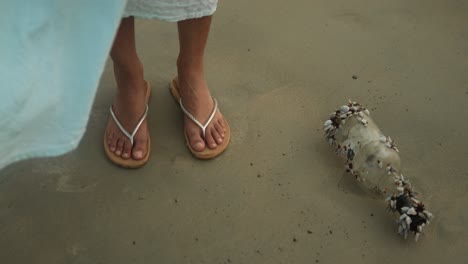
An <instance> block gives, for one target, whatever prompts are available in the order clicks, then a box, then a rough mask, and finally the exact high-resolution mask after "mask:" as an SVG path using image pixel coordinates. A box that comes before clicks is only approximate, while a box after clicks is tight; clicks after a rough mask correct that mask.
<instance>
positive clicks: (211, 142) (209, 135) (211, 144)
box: [205, 129, 218, 149]
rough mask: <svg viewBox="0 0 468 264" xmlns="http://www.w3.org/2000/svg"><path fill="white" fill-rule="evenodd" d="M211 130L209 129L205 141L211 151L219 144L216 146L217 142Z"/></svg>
mask: <svg viewBox="0 0 468 264" xmlns="http://www.w3.org/2000/svg"><path fill="white" fill-rule="evenodd" d="M211 131H212V130H211V129H207V131H206V135H205V141H206V144H207V145H208V147H209V148H210V149H215V148H216V146H217V145H218V144H216V141H215V140H214V138H213V134H212V133H211Z"/></svg>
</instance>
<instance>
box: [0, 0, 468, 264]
mask: <svg viewBox="0 0 468 264" xmlns="http://www.w3.org/2000/svg"><path fill="white" fill-rule="evenodd" d="M291 4H292V2H287V1H279V0H273V1H266V0H260V1H247V0H236V1H221V2H220V4H219V6H218V11H217V12H216V14H215V16H214V20H213V25H212V31H211V34H210V39H209V43H208V47H207V54H206V56H207V57H206V75H207V80H208V84H209V86H210V88H211V90H212V94H213V95H214V96H215V97H216V98H217V99H218V101H219V104H220V109H221V111H222V112H223V114H224V115H225V116H226V118H227V119H228V121H229V124H230V126H231V129H232V141H231V145H230V147H229V149H228V150H227V152H226V153H224V154H223V155H222V156H220V157H219V158H217V159H216V160H213V161H199V160H196V159H194V158H193V157H192V156H191V155H190V153H189V151H188V150H187V148H186V147H185V140H184V137H183V131H182V125H183V124H182V121H183V118H182V113H181V111H180V109H179V108H178V105H177V104H175V103H174V101H173V100H172V98H171V95H170V93H169V81H170V80H171V78H173V77H174V74H175V72H176V68H175V60H176V58H177V52H178V40H177V30H176V25H175V24H171V23H165V22H160V21H151V20H138V21H137V27H136V29H137V42H138V50H139V55H140V58H141V59H142V61H143V63H144V66H145V75H146V78H147V80H148V81H149V82H150V83H151V85H152V89H153V96H152V98H151V102H150V113H149V126H150V131H151V137H152V138H151V139H152V157H151V159H150V162H149V163H148V164H147V165H146V166H145V167H143V168H141V169H138V170H125V169H120V168H118V167H116V166H114V165H113V164H111V163H110V162H109V161H108V160H107V158H106V157H105V154H104V150H103V148H102V137H103V133H104V128H105V125H106V122H107V119H108V117H109V116H108V107H109V105H110V104H111V102H112V99H113V96H114V94H115V82H114V79H113V73H112V67H111V64H109V63H108V65H107V67H106V69H105V71H104V74H103V76H102V80H101V83H100V87H99V90H98V94H97V97H96V100H95V103H94V106H93V110H92V114H91V118H90V122H89V125H88V131H87V132H86V135H85V137H84V138H83V140H82V142H81V144H80V146H79V148H78V149H77V150H76V151H74V152H72V153H69V154H67V155H65V156H62V157H58V158H49V159H35V160H29V161H23V162H19V163H16V164H14V165H11V166H9V167H7V168H6V169H5V170H3V171H0V260H1V262H2V263H8V264H23V263H24V264H26V263H35V264H53V263H64V264H111V263H112V264H130V263H132V264H146V263H208V264H211V263H246V264H251V263H255V264H260V263H265V264H273V263H298V264H302V263H391V264H396V263H424V264H428V263H450V264H451V263H468V251H467V248H468V246H467V243H468V228H467V227H466V225H467V223H468V210H466V208H468V168H467V163H468V150H467V146H468V137H467V136H466V133H467V132H466V131H468V123H467V122H466V120H468V110H467V109H466V107H467V106H468V85H467V84H468V74H467V70H468V27H467V25H468V16H467V14H468V3H467V2H463V1H457V0H445V1H436V0H425V1H423V0H414V1H404V0H394V1H370V0H351V1H350V0H337V1H326V0H314V1H306V0H299V1H294V5H291ZM353 75H356V76H357V78H356V79H353V78H352V76H353ZM349 98H350V99H352V100H354V101H358V102H360V103H361V104H362V105H364V106H366V107H367V108H369V109H370V110H371V114H372V117H373V119H374V120H375V121H376V122H377V123H378V124H379V126H380V128H381V130H382V131H383V132H384V133H385V134H388V135H390V136H391V137H392V138H393V139H394V140H395V141H396V142H397V144H398V148H399V149H400V155H401V159H402V166H403V173H404V174H405V176H406V177H408V178H410V179H411V181H412V182H413V184H414V185H415V187H416V189H417V190H420V191H421V193H422V194H424V196H423V197H424V201H425V202H426V204H427V206H428V208H429V209H430V210H431V211H432V212H433V213H434V215H435V219H434V221H432V222H431V224H430V226H429V228H427V230H426V232H425V234H424V235H423V236H421V238H420V240H419V242H418V243H414V241H412V240H411V239H408V240H404V239H403V238H402V237H401V236H399V235H398V234H397V226H396V224H395V220H396V219H397V217H398V216H397V214H393V213H390V212H388V211H387V210H386V205H385V202H384V201H383V200H381V199H373V198H371V197H369V196H368V194H367V193H366V192H365V191H363V190H362V189H361V188H360V186H359V184H358V183H357V182H356V181H355V180H354V179H353V178H352V177H351V176H350V175H349V174H346V173H345V172H344V166H343V165H344V164H343V160H341V159H339V158H338V157H337V156H336V155H335V153H334V151H333V150H332V149H331V148H330V147H329V146H328V144H327V143H326V142H325V140H324V137H323V132H322V124H323V122H324V121H325V120H326V119H327V118H328V116H329V113H330V112H331V111H332V110H333V109H334V108H336V107H338V106H340V105H342V104H343V103H346V102H347V100H348V99H349ZM3 151H8V150H3Z"/></svg>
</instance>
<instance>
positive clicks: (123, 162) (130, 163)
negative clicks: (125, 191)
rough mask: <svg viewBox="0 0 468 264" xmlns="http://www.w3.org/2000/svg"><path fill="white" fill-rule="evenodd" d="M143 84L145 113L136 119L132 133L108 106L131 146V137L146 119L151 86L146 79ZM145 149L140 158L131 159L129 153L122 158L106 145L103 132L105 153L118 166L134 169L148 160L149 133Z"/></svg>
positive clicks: (149, 150) (149, 149) (149, 147)
mask: <svg viewBox="0 0 468 264" xmlns="http://www.w3.org/2000/svg"><path fill="white" fill-rule="evenodd" d="M145 84H146V110H145V113H144V114H143V116H142V117H141V118H140V120H139V121H138V124H137V126H136V127H135V129H133V131H132V133H129V132H128V131H127V130H126V129H125V128H124V127H123V126H122V124H121V123H120V122H119V120H118V118H117V116H116V115H115V113H114V110H112V106H111V107H110V108H109V111H110V114H111V116H112V118H113V119H114V122H115V123H116V124H117V126H118V127H119V129H120V131H122V133H123V134H124V135H125V136H126V137H127V138H128V139H129V140H130V142H131V143H132V146H133V137H134V136H135V134H136V133H137V131H138V129H140V126H141V124H143V121H144V120H145V119H146V116H147V115H148V102H149V98H150V96H151V88H150V85H149V83H148V82H147V81H145ZM147 149H148V151H147V152H146V155H145V157H144V158H143V159H141V160H135V159H133V158H132V157H131V155H130V158H128V159H124V158H122V157H119V156H117V155H115V154H114V153H113V152H112V151H111V150H110V148H109V146H108V145H107V139H106V133H104V150H105V152H106V155H107V157H108V158H109V160H110V161H112V162H113V163H114V164H116V165H118V166H120V167H123V168H128V169H136V168H140V167H142V166H143V165H145V164H146V162H148V160H149V156H150V152H151V139H150V136H149V135H148V141H147Z"/></svg>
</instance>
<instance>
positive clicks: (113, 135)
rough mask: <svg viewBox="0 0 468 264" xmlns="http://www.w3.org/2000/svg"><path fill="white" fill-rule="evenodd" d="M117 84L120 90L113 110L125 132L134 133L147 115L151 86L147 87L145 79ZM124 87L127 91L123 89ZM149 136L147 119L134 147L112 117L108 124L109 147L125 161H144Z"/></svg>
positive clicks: (135, 139)
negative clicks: (148, 91)
mask: <svg viewBox="0 0 468 264" xmlns="http://www.w3.org/2000/svg"><path fill="white" fill-rule="evenodd" d="M117 83H118V86H119V89H118V93H117V96H116V98H115V100H114V103H113V105H112V109H113V111H114V113H115V116H116V117H117V119H118V120H119V122H120V123H121V124H122V126H123V127H124V128H125V130H127V131H128V132H129V133H132V132H133V130H134V129H135V127H136V126H137V124H138V122H139V121H140V119H141V117H142V116H143V114H144V113H145V110H146V104H147V103H148V102H147V98H146V94H147V90H146V89H149V86H147V85H146V82H145V81H144V80H143V79H141V80H137V81H131V82H125V83H123V82H119V81H117ZM120 85H125V86H120ZM123 87H125V89H122V88H123ZM148 135H149V131H148V125H147V122H146V119H145V120H144V121H143V123H142V124H141V126H140V128H139V129H138V131H137V132H136V134H135V136H134V142H133V146H132V144H131V142H130V139H128V137H126V136H125V135H124V133H122V131H121V130H120V129H119V127H118V126H117V124H116V123H115V121H114V119H113V118H112V116H111V117H110V118H109V121H108V123H107V128H106V139H107V145H108V147H109V149H110V151H112V152H113V153H114V155H116V156H119V157H122V158H123V159H130V158H132V159H135V160H141V159H143V158H144V157H145V156H146V153H147V152H148V148H147V143H148Z"/></svg>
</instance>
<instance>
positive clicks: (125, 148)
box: [122, 141, 132, 159]
mask: <svg viewBox="0 0 468 264" xmlns="http://www.w3.org/2000/svg"><path fill="white" fill-rule="evenodd" d="M131 152H132V143H130V141H128V142H124V145H123V151H122V158H124V159H128V158H130V153H131Z"/></svg>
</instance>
